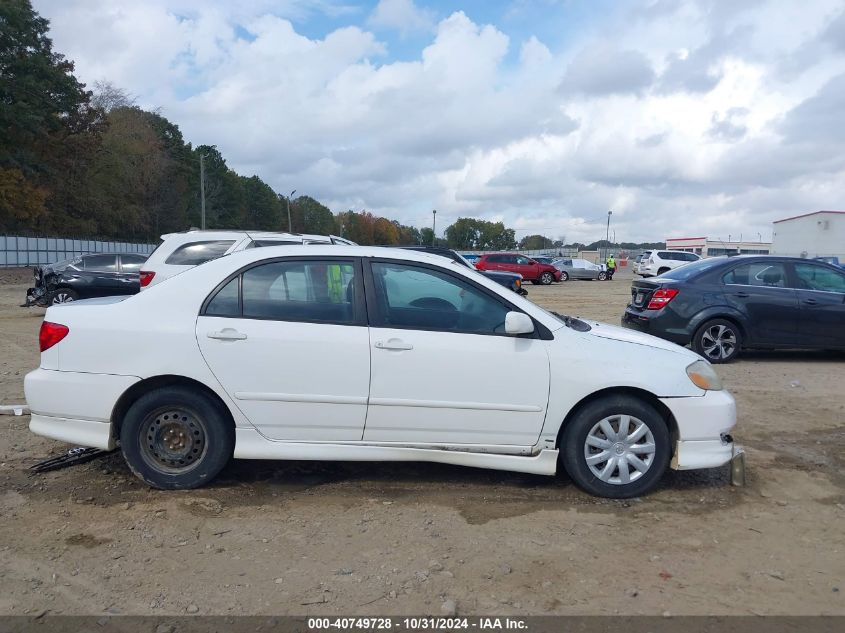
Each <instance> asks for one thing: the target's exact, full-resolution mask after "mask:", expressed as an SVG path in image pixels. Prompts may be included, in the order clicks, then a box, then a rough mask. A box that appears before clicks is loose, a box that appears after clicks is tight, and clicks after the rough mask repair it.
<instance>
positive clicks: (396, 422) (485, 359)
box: [24, 245, 740, 498]
mask: <svg viewBox="0 0 845 633" xmlns="http://www.w3.org/2000/svg"><path fill="white" fill-rule="evenodd" d="M39 343H40V349H41V364H40V367H39V368H38V369H36V370H34V371H32V372H30V373H29V374H27V376H26V379H25V385H24V387H25V392H26V400H27V403H28V405H29V407H30V409H31V412H32V414H31V421H30V430H31V431H32V432H33V433H35V434H38V435H42V436H45V437H49V438H53V439H57V440H62V441H65V442H70V443H73V444H77V445H82V446H90V447H96V448H103V449H109V448H114V447H116V446H118V445H119V446H120V448H121V450H122V452H123V455H124V457H125V459H126V461H127V463H128V464H129V467H130V468H131V469H132V471H133V472H134V473H135V474H136V475H137V476H138V477H140V478H141V479H142V480H143V481H145V482H147V483H148V484H149V485H151V486H154V487H157V488H163V489H182V488H194V487H197V486H202V485H204V484H206V483H208V482H210V481H211V480H213V479H214V477H215V476H216V475H217V474H218V473H219V472H220V470H221V469H222V468H223V467H224V466H225V465H226V464H227V463H228V462H229V460H230V459H231V458H232V457H234V458H236V459H279V460H285V459H287V460H344V461H347V460H348V461H428V462H438V463H444V464H455V465H463V466H473V467H479V468H491V469H498V470H506V471H515V472H524V473H535V474H543V475H554V474H555V473H557V472H558V471H559V470H565V471H566V472H567V473H568V474H569V476H570V477H571V479H572V480H573V481H574V482H575V483H576V484H577V485H579V486H580V487H582V488H583V489H584V490H587V491H589V492H590V493H593V494H596V495H601V496H605V497H620V498H621V497H633V496H637V495H642V494H645V493H647V492H648V491H650V490H652V489H654V487H655V486H656V485H658V483H659V482H660V480H661V478H662V476H663V474H664V472H665V471H666V469H667V468H669V467H671V468H675V469H681V470H684V469H694V468H712V467H716V466H721V465H723V464H726V463H728V462H730V461H732V459H734V456H735V454H736V456H737V457H739V455H740V454H739V452H737V453H735V448H736V447H735V444H734V440H733V438H732V436H731V432H732V430H733V427H734V424H735V422H736V407H735V403H734V399H733V397H732V396H731V395H730V394H729V393H728V392H727V391H725V390H724V389H723V387H722V384H721V382H720V381H719V377H718V376H717V375H716V373H715V371H714V370H713V368H712V367H711V366H710V364H709V363H708V362H707V361H705V360H703V359H702V358H701V357H699V356H698V355H697V354H695V353H693V352H691V351H689V350H687V349H684V348H682V347H680V346H677V345H675V344H673V343H668V342H666V341H663V340H661V339H659V338H656V337H653V336H648V335H645V334H640V333H637V332H632V331H630V330H625V329H623V328H620V327H615V326H611V325H604V324H599V323H594V322H591V323H587V322H585V321H582V320H579V319H576V318H573V317H570V316H565V315H558V314H554V313H551V312H547V311H546V310H543V309H542V308H540V307H538V306H537V305H535V304H533V303H532V302H530V301H528V300H527V299H524V298H523V297H521V296H519V295H517V294H515V293H513V292H511V291H510V290H507V289H506V288H504V287H502V286H501V285H499V284H497V283H495V282H493V281H492V280H489V279H486V278H484V277H482V276H480V275H477V274H476V273H474V272H472V271H471V270H468V269H467V268H466V267H465V266H464V265H462V264H459V263H457V262H454V261H449V260H447V259H445V258H443V257H440V256H437V255H431V254H428V253H418V252H413V251H407V250H401V249H388V248H382V247H347V246H331V245H328V246H316V245H315V246H303V247H301V248H290V247H268V248H262V249H249V250H245V251H241V252H238V253H233V254H231V255H229V256H227V257H221V258H218V259H215V260H213V261H210V262H207V263H205V264H203V265H202V266H197V267H195V268H192V269H191V270H188V271H186V272H184V273H182V274H181V275H178V276H177V277H174V278H172V279H170V280H169V281H168V282H167V283H163V284H159V285H157V286H154V287H153V288H151V289H149V290H147V291H145V292H142V293H140V294H137V295H135V296H132V297H126V298H121V297H110V298H105V299H94V300H91V301H85V302H76V303H71V304H68V305H59V306H52V307H50V308H49V309H48V310H47V314H46V316H45V320H44V323H43V324H42V327H41V332H40V336H39ZM462 359H472V362H474V363H476V364H477V365H480V366H485V367H497V368H499V369H498V371H495V372H468V371H466V366H465V364H464V363H463V362H462ZM608 367H612V368H613V371H608ZM643 367H651V368H652V370H650V371H646V372H644V371H642V368H643ZM573 368H577V371H573Z"/></svg>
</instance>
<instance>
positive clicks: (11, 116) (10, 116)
mask: <svg viewBox="0 0 845 633" xmlns="http://www.w3.org/2000/svg"><path fill="white" fill-rule="evenodd" d="M48 28H49V23H48V22H47V20H45V19H44V18H42V17H40V16H39V15H38V14H37V13H36V12H35V11H34V10H33V8H32V4H31V3H30V1H29V0H2V2H0V183H3V187H4V189H3V192H2V193H0V228H5V229H18V228H26V229H34V228H40V227H44V226H46V225H47V224H48V221H47V215H48V214H49V213H50V212H51V211H52V212H53V213H56V212H57V211H59V212H60V211H61V209H56V208H53V209H51V197H52V196H53V195H54V193H55V189H56V188H57V187H56V186H55V185H56V183H57V182H58V181H60V180H64V181H65V183H67V185H68V186H69V185H73V186H74V187H75V186H76V185H77V184H78V183H80V182H81V178H80V174H81V172H82V171H83V170H84V168H85V162H86V160H87V158H88V156H89V155H90V152H91V150H92V148H93V146H95V145H96V137H95V136H90V134H89V133H92V132H94V131H95V130H96V127H97V125H98V124H99V123H100V121H101V120H102V112H101V111H100V110H97V109H96V108H92V107H91V106H90V97H91V94H90V93H89V92H87V91H86V90H85V89H84V86H83V85H82V84H81V83H79V81H77V79H76V77H74V76H73V63H72V62H70V61H67V60H66V59H65V58H64V57H63V56H62V55H60V54H58V53H54V52H53V43H52V41H51V40H50V38H49V37H47V31H48ZM80 135H86V136H88V138H87V139H85V142H80V139H78V138H77V137H78V136H80ZM88 141H94V142H93V143H90V142H88ZM9 183H17V184H16V185H14V190H15V195H12V192H10V191H8V187H9V186H10V185H9ZM63 193H64V195H63V198H64V201H65V202H66V201H67V200H68V199H69V198H70V197H71V196H73V197H74V199H75V198H77V197H78V194H79V191H78V188H74V189H70V188H68V187H66V189H65V191H64V192H63ZM16 197H23V198H26V199H28V200H29V203H28V204H27V205H25V206H24V208H23V209H21V208H17V209H16V208H13V207H11V206H9V204H10V203H11V202H13V200H14V199H15V198H16ZM74 201H76V200H74Z"/></svg>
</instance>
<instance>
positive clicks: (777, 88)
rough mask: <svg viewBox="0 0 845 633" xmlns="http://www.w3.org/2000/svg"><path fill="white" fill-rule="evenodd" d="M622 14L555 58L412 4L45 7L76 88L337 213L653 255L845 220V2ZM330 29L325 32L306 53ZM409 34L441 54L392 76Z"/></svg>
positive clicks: (50, 3)
mask: <svg viewBox="0 0 845 633" xmlns="http://www.w3.org/2000/svg"><path fill="white" fill-rule="evenodd" d="M740 4H741V6H740ZM625 6H626V8H623V9H619V10H618V11H617V12H616V13H614V14H611V15H608V16H607V17H606V18H605V19H604V20H603V21H601V22H599V23H597V25H596V26H595V27H594V28H593V29H592V30H589V31H581V32H579V33H578V34H577V36H575V39H573V40H569V41H567V42H552V41H540V40H539V39H538V38H537V37H531V36H528V37H527V38H525V39H520V40H515V39H514V38H512V37H511V36H509V34H508V33H507V31H506V30H503V28H501V27H497V26H494V25H485V24H480V23H478V22H476V21H474V20H473V19H472V16H471V15H466V14H464V13H463V12H455V13H454V14H452V15H450V16H448V17H446V18H445V19H443V20H441V21H440V22H439V23H438V24H436V25H433V24H432V23H431V22H430V15H428V14H426V12H425V10H424V9H420V8H419V7H417V6H416V5H414V4H413V3H411V2H404V3H396V2H394V3H387V2H382V3H380V4H379V6H378V7H377V9H376V11H375V12H374V13H373V14H372V15H371V16H369V17H368V16H366V15H364V14H362V13H361V12H360V11H359V12H357V13H356V12H355V10H354V7H349V6H347V5H346V4H344V3H342V2H330V1H329V0H298V1H294V0H291V1H288V2H271V0H253V1H252V2H244V3H229V2H225V1H224V0H211V1H210V2H199V0H149V1H148V2H145V3H137V2H135V1H134V0H113V1H111V2H109V3H108V4H107V5H105V6H104V5H102V3H93V2H88V1H87V0H62V1H61V2H59V0H41V1H36V9H37V10H39V11H41V12H42V14H43V15H44V16H45V17H47V18H49V19H51V20H52V36H53V37H54V40H55V46H56V49H57V50H59V51H61V52H64V53H66V54H67V55H68V57H70V58H71V59H74V60H75V61H76V62H77V73H78V75H79V76H80V77H81V78H82V79H83V80H84V81H86V82H88V83H92V82H93V81H94V80H96V79H101V78H102V79H108V80H110V81H112V82H113V83H115V84H116V85H118V86H120V87H122V88H124V89H126V90H128V91H129V92H131V93H133V94H137V95H139V101H140V102H141V103H142V104H143V105H145V106H148V107H161V108H162V111H163V114H165V116H167V117H169V118H170V119H171V120H173V121H174V122H175V123H177V124H178V125H179V126H180V127H181V129H182V130H183V132H184V134H185V137H186V139H187V140H189V141H191V142H193V143H195V144H196V143H208V144H215V145H217V146H218V147H219V148H220V150H221V151H222V152H223V154H224V156H226V158H227V160H228V162H229V164H230V165H231V166H232V167H233V168H235V169H237V170H239V171H240V172H241V173H244V174H246V175H251V174H253V173H255V174H258V175H259V176H261V177H262V178H263V179H264V180H266V181H267V182H269V183H270V184H271V185H272V186H273V187H274V188H276V189H277V190H279V191H289V190H291V189H293V188H296V189H297V190H299V191H301V192H305V193H308V194H310V195H313V196H314V197H316V198H318V199H320V200H323V201H324V202H326V203H327V204H329V206H330V207H331V208H332V209H333V210H335V211H340V210H343V209H347V208H356V209H360V208H367V209H370V210H372V211H374V212H377V213H383V214H385V215H388V216H390V217H395V218H398V219H400V220H402V221H404V222H410V223H416V224H417V225H428V223H429V222H430V218H431V215H430V213H431V209H432V208H436V209H437V210H438V226H439V227H445V226H446V225H448V223H449V222H451V221H453V220H454V219H455V218H457V217H458V216H459V215H461V214H463V215H476V216H480V217H485V218H488V219H504V220H505V221H506V222H507V223H508V224H509V225H511V226H514V227H516V228H520V229H529V228H542V229H552V230H550V231H549V232H550V233H552V234H554V235H560V234H565V235H567V238H568V239H570V240H576V239H577V240H580V241H584V242H590V241H593V240H595V239H599V238H600V237H602V236H603V235H604V222H605V220H606V213H607V210H608V209H612V210H613V211H614V215H613V228H615V230H616V233H617V237H618V238H619V239H626V240H637V241H639V240H655V239H662V238H664V237H666V236H667V235H678V234H684V233H695V234H705V233H710V234H713V235H717V236H719V235H721V236H722V237H725V236H726V235H727V234H728V233H731V234H732V235H738V234H739V233H741V232H745V233H749V234H755V235H756V233H757V232H760V233H762V234H763V236H764V237H765V236H767V235H768V234H769V232H770V222H771V220H773V219H776V218H778V217H782V216H785V215H790V214H795V213H796V212H801V211H809V210H815V209H818V208H837V207H840V206H841V204H842V200H843V199H845V159H843V156H845V151H843V150H845V147H843V145H845V137H843V136H842V132H841V130H842V129H845V128H843V126H841V125H838V123H839V118H841V117H840V113H841V112H842V108H843V107H845V101H843V96H845V88H843V86H845V80H843V77H845V49H843V47H842V46H841V43H840V40H839V38H837V34H839V33H841V32H842V24H843V23H845V22H843V18H842V17H841V16H842V15H843V14H842V11H841V3H839V2H838V1H837V0H817V1H816V2H812V3H801V4H800V5H795V4H794V3H783V2H780V1H779V0H758V1H757V2H754V3H722V2H714V1H712V0H677V1H673V2H661V3H654V2H647V3H646V2H644V3H643V4H642V5H641V6H640V7H639V8H637V9H634V10H629V9H628V8H627V7H628V6H629V5H625ZM379 10H381V11H382V13H381V18H379V20H381V21H380V22H379V21H376V22H374V21H373V20H376V16H377V14H379ZM388 10H390V11H392V13H390V12H389V11H388ZM403 11H404V12H405V13H403ZM421 15H422V17H420V16H421ZM316 16H330V19H328V23H331V24H332V27H331V28H329V29H327V34H326V35H325V36H322V37H307V36H305V35H304V34H303V32H304V29H303V28H302V27H301V26H299V24H300V22H301V21H302V20H309V19H310V20H317V19H318V18H317V17H316ZM385 16H386V17H385ZM391 16H392V17H391ZM397 16H399V17H397ZM403 16H404V17H403ZM409 16H410V17H409ZM413 16H417V17H416V18H415V17H413ZM418 18H419V19H418ZM538 19H543V16H542V15H540V16H539V17H538ZM426 20H429V22H426ZM338 22H339V23H343V24H346V26H343V27H341V28H337V27H336V26H335V25H336V24H337V23H338ZM413 25H416V26H413ZM411 26H413V29H411ZM376 27H377V28H376ZM427 28H431V35H430V37H429V36H428V35H424V34H425V33H426V30H425V29H427ZM370 29H376V33H373V32H371V30H370ZM382 29H385V30H382ZM403 29H405V33H406V34H407V33H410V32H411V30H414V32H415V33H417V34H418V35H420V36H421V37H425V38H429V39H428V40H427V44H426V45H424V46H423V47H422V48H421V50H419V51H418V54H417V55H416V56H414V55H410V56H409V55H403V56H404V57H405V58H406V59H409V60H410V61H395V60H393V59H391V58H390V49H391V48H392V45H390V44H389V43H390V42H391V40H390V37H391V35H393V34H394V33H395V32H396V31H397V30H398V32H399V33H400V34H401V32H402V31H403ZM420 29H421V30H420ZM309 32H310V31H309Z"/></svg>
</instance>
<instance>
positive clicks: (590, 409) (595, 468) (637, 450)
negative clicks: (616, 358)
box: [560, 396, 671, 499]
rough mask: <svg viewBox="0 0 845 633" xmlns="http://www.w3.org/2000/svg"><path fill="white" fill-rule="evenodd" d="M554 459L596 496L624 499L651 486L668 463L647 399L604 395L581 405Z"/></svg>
mask: <svg viewBox="0 0 845 633" xmlns="http://www.w3.org/2000/svg"><path fill="white" fill-rule="evenodd" d="M562 444H563V446H562V447H561V453H560V459H561V462H562V465H563V467H564V469H565V470H566V472H567V473H568V474H569V476H570V477H571V478H572V480H573V481H574V482H575V483H576V484H577V485H578V486H579V487H580V488H582V489H583V490H586V491H587V492H589V493H591V494H594V495H598V496H600V497H610V498H614V499H626V498H629V497H637V496H639V495H643V494H645V493H647V492H649V491H651V490H652V489H653V488H654V487H655V486H656V485H657V483H658V482H659V481H660V478H661V477H662V476H663V473H665V472H666V468H667V467H668V465H669V458H670V452H671V443H670V441H669V429H668V428H667V426H666V422H665V420H664V419H663V417H662V416H661V415H660V414H659V413H658V412H657V410H656V409H655V408H654V407H653V406H651V405H650V404H649V403H647V402H645V401H643V400H640V399H638V398H634V397H631V396H610V397H607V398H602V399H600V400H596V401H594V402H591V403H589V404H587V405H586V406H584V407H582V408H581V409H580V410H579V411H578V412H577V413H576V414H575V416H574V417H573V418H572V419H571V420H570V421H569V422H568V423H567V425H566V428H565V429H564V432H563V437H562Z"/></svg>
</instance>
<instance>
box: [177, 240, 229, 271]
mask: <svg viewBox="0 0 845 633" xmlns="http://www.w3.org/2000/svg"><path fill="white" fill-rule="evenodd" d="M234 243H235V240H213V241H206V242H189V243H188V244H182V246H180V247H179V248H177V249H176V250H175V251H173V252H172V253H171V254H170V256H169V257H168V258H167V259H166V260H164V263H165V264H170V265H172V266H199V265H200V264H203V263H205V262H207V261H211V260H212V259H217V258H218V257H220V256H221V255H224V254H225V253H226V251H228V250H229V248H230V247H231V246H232V244H234Z"/></svg>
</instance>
